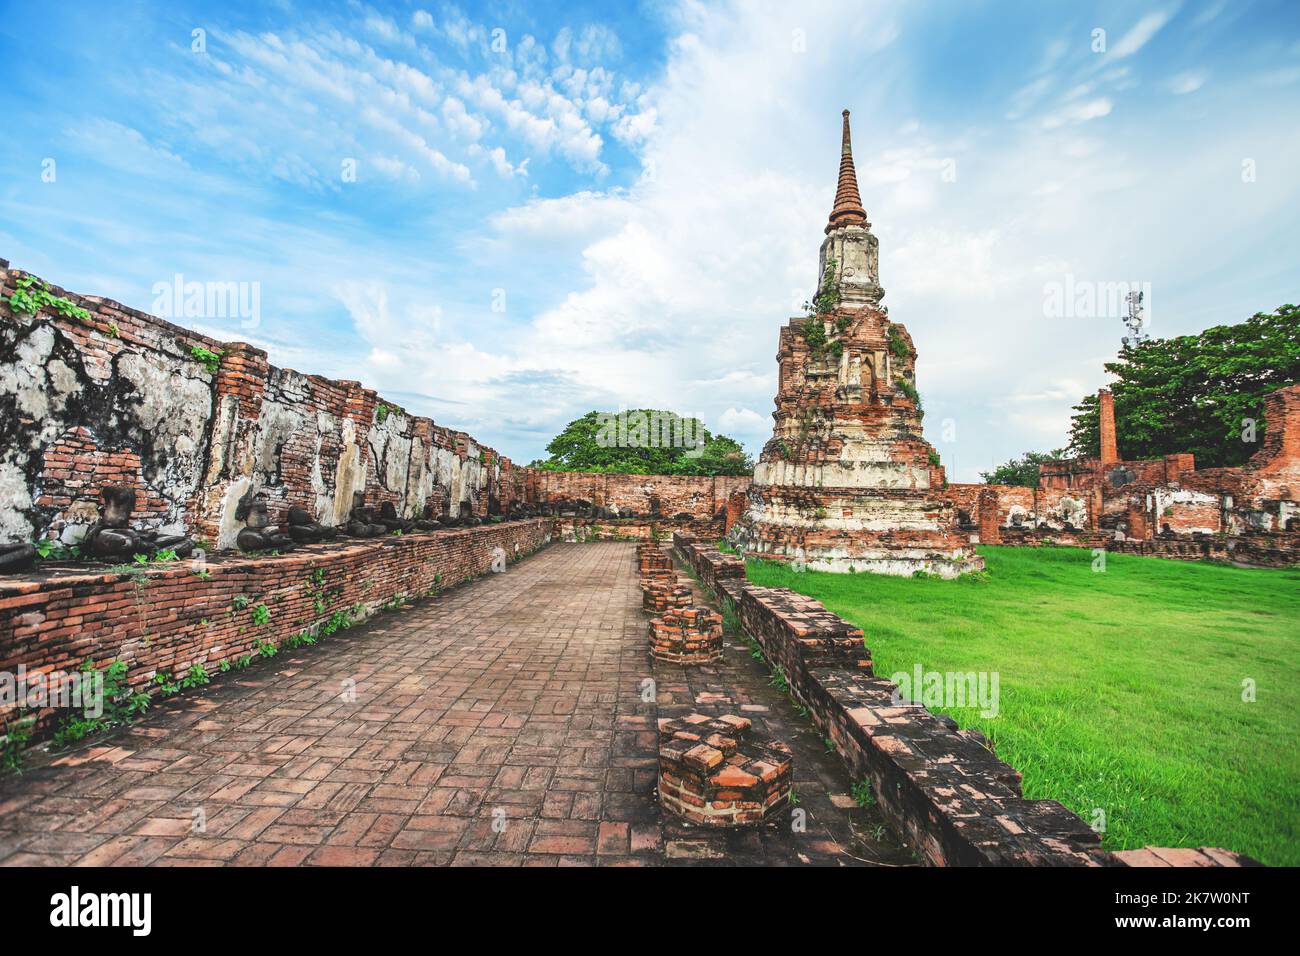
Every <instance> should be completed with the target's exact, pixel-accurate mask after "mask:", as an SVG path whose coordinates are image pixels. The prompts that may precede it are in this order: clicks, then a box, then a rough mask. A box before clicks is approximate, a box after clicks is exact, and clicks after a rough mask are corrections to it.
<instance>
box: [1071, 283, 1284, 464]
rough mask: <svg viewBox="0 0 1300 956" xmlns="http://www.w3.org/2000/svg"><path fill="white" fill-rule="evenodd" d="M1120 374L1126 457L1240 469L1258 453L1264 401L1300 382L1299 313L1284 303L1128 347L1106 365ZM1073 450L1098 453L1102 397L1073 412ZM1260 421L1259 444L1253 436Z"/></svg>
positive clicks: (1119, 417) (1120, 431)
mask: <svg viewBox="0 0 1300 956" xmlns="http://www.w3.org/2000/svg"><path fill="white" fill-rule="evenodd" d="M1106 370H1107V371H1108V372H1111V373H1112V374H1113V375H1115V376H1116V380H1115V382H1114V384H1113V385H1112V386H1111V391H1112V392H1113V393H1114V396H1115V430H1116V433H1117V437H1118V440H1119V452H1120V457H1121V458H1127V459H1143V458H1160V457H1162V456H1164V455H1171V454H1175V453H1178V452H1192V453H1193V454H1195V455H1196V463H1197V466H1198V467H1218V466H1231V465H1240V464H1241V463H1242V462H1244V461H1245V460H1246V459H1247V458H1249V457H1250V456H1251V455H1253V454H1254V453H1255V451H1256V450H1257V449H1258V448H1259V441H1260V439H1262V438H1263V434H1264V429H1265V428H1266V427H1267V423H1266V422H1265V421H1264V396H1265V395H1267V394H1268V393H1269V392H1272V391H1274V390H1276V389H1279V388H1283V387H1285V386H1287V385H1293V384H1295V383H1296V382H1298V381H1300V309H1298V308H1297V307H1296V306H1294V305H1283V306H1279V307H1278V308H1277V309H1276V310H1275V311H1273V312H1257V313H1255V314H1254V315H1253V316H1251V317H1250V318H1249V319H1247V320H1246V321H1245V322H1242V323H1240V324H1238V325H1217V326H1214V327H1213V328H1209V329H1206V330H1205V331H1204V332H1201V333H1199V334H1197V335H1180V336H1177V337H1175V338H1170V339H1151V340H1149V341H1147V342H1144V343H1143V344H1141V345H1138V346H1125V347H1124V348H1123V349H1122V350H1121V351H1120V355H1119V360H1118V361H1115V362H1108V363H1106ZM1074 410H1075V415H1074V416H1073V419H1072V425H1071V430H1070V451H1071V452H1072V453H1073V454H1076V455H1084V456H1094V457H1095V456H1096V455H1098V454H1099V453H1100V446H1101V438H1100V431H1099V425H1098V407H1097V396H1096V395H1089V396H1087V397H1086V398H1084V399H1083V401H1081V402H1080V403H1079V404H1078V405H1076V406H1075V407H1074ZM1248 421H1253V422H1254V423H1255V424H1254V438H1255V440H1254V441H1253V442H1252V441H1249V440H1243V432H1245V433H1246V435H1247V437H1249V427H1248V425H1246V424H1244V423H1246V422H1248Z"/></svg>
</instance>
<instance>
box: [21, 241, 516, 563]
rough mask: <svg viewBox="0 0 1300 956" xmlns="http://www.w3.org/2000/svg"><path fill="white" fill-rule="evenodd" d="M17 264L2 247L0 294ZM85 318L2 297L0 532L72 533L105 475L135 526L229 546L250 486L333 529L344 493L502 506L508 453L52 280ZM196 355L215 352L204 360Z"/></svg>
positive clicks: (346, 504)
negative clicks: (129, 500)
mask: <svg viewBox="0 0 1300 956" xmlns="http://www.w3.org/2000/svg"><path fill="white" fill-rule="evenodd" d="M22 275H23V274H22V273H19V272H16V271H13V270H11V269H10V268H9V264H8V262H6V261H4V260H0V292H2V293H3V295H4V296H5V297H9V296H11V295H12V294H13V293H14V291H15V288H16V287H15V283H16V281H17V280H18V279H19V278H20V277H21V276H22ZM51 292H52V293H53V294H55V295H58V296H64V297H66V298H67V299H69V300H70V301H72V302H73V303H74V304H76V305H78V306H80V307H82V308H84V309H86V310H88V312H89V313H90V315H89V318H87V319H84V320H82V319H77V318H74V317H70V316H64V315H61V314H57V313H53V312H51V310H48V309H47V310H45V311H42V312H40V313H38V314H37V315H34V316H29V315H19V314H14V313H12V312H11V311H10V310H9V309H7V308H2V307H0V432H3V434H4V435H5V438H6V442H5V445H4V447H3V448H2V449H0V541H4V542H11V541H25V540H29V539H31V538H34V537H39V536H55V537H60V538H61V539H62V540H63V541H64V542H65V543H72V542H74V541H75V540H76V539H77V538H78V537H79V536H80V534H81V533H82V532H83V531H84V529H85V527H86V526H87V525H88V524H89V523H90V522H91V521H93V520H94V519H95V499H96V495H97V493H98V491H99V488H100V487H101V486H103V485H105V484H123V485H130V486H132V487H134V488H135V489H136V493H137V512H136V515H135V522H136V524H137V525H138V526H141V527H150V528H161V529H165V530H168V531H176V532H185V533H188V534H190V535H192V536H197V537H202V538H205V539H207V540H208V541H210V542H211V543H213V544H215V545H216V546H217V547H219V548H225V547H230V546H232V545H233V543H234V537H235V535H236V534H237V533H238V530H239V528H238V522H236V520H235V518H234V511H235V506H236V504H237V503H238V500H239V498H240V497H241V496H242V495H243V494H244V493H245V492H246V491H248V490H250V489H252V490H256V491H262V492H265V493H266V495H267V498H268V500H269V502H270V504H271V507H272V516H273V518H274V519H275V520H278V521H280V522H281V523H283V520H284V511H285V510H287V508H288V506H289V505H301V506H303V507H305V508H307V509H308V510H309V511H311V512H312V514H314V515H315V516H316V517H317V519H318V520H319V521H321V522H322V523H323V524H339V523H341V522H342V521H343V520H344V518H345V516H346V515H347V512H348V509H349V508H350V507H351V504H352V493H353V491H364V492H365V494H366V499H367V501H368V502H369V503H372V504H373V503H378V502H380V501H393V502H394V503H395V504H396V505H397V507H398V511H399V512H400V513H402V514H404V515H407V516H414V515H417V514H419V513H420V512H421V511H422V510H423V508H424V505H425V504H426V502H427V503H431V504H432V505H433V508H434V512H435V514H440V513H442V512H443V511H447V512H449V513H450V514H452V515H456V514H458V513H459V511H460V508H461V504H462V502H468V503H469V506H470V507H471V508H472V510H473V512H474V513H475V514H476V515H484V514H488V513H492V512H496V513H501V512H504V511H506V510H508V508H509V505H510V503H511V501H512V500H513V498H514V495H515V491H514V489H515V487H516V484H517V482H516V480H515V478H514V475H513V466H512V465H511V463H510V461H509V459H506V458H503V457H502V456H500V455H498V454H497V453H496V452H495V451H493V450H492V449H490V448H487V447H484V446H481V445H479V444H478V443H477V442H475V441H474V439H473V438H471V437H470V436H469V435H466V434H465V433H463V432H458V431H454V430H452V429H448V428H445V427H443V426H440V425H437V424H435V423H434V422H433V421H431V420H430V419H427V418H421V417H419V416H416V415H411V414H408V413H407V412H405V411H404V410H402V409H401V408H400V407H398V406H397V405H396V404H395V403H391V402H386V401H384V400H383V399H382V398H381V397H380V396H379V395H378V394H377V393H375V392H374V391H372V390H370V389H367V388H364V387H363V386H361V385H360V384H359V383H357V382H348V381H334V380H331V379H326V378H322V377H320V376H315V375H303V374H302V373H299V372H295V371H293V370H291V369H280V368H277V367H275V366H273V365H271V364H270V363H269V362H268V361H267V356H266V353H265V352H263V351H262V350H260V349H257V348H254V347H253V346H250V345H247V344H245V343H240V342H220V341H218V340H216V339H213V338H211V337H210V336H206V335H202V334H200V333H197V332H194V331H192V330H189V329H184V328H181V327H179V326H176V325H173V324H171V323H170V322H167V321H165V320H163V319H160V318H157V317H155V316H152V315H148V314H146V313H143V312H138V311H136V310H134V309H130V308H127V307H126V306H124V305H122V304H120V303H118V302H114V301H112V300H110V299H104V298H100V297H98V296H79V295H76V294H74V293H70V292H68V291H66V290H64V289H60V288H53V287H52V288H51ZM197 350H203V351H206V352H208V353H213V354H215V353H220V364H219V366H218V367H217V368H216V370H215V372H213V371H212V370H211V369H210V368H208V367H207V366H206V365H205V362H204V361H203V358H202V352H199V351H197Z"/></svg>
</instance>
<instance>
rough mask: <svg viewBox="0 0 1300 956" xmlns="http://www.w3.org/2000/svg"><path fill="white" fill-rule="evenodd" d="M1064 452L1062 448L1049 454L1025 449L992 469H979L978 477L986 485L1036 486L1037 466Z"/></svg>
mask: <svg viewBox="0 0 1300 956" xmlns="http://www.w3.org/2000/svg"><path fill="white" fill-rule="evenodd" d="M1064 454H1065V451H1064V449H1058V450H1057V451H1054V452H1051V453H1049V454H1044V453H1043V452H1041V451H1027V452H1025V453H1024V454H1023V455H1021V456H1020V457H1019V458H1013V459H1011V460H1010V461H1009V462H1007V463H1006V464H1004V465H998V466H997V467H996V468H994V469H993V470H992V471H981V472H980V477H981V478H983V479H984V483H985V484H986V485H1021V486H1022V487H1025V488H1037V487H1038V466H1039V465H1040V464H1042V463H1043V462H1045V461H1055V460H1056V459H1057V458H1060V457H1061V456H1062V455H1064Z"/></svg>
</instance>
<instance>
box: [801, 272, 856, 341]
mask: <svg viewBox="0 0 1300 956" xmlns="http://www.w3.org/2000/svg"><path fill="white" fill-rule="evenodd" d="M822 275H823V279H822V283H821V285H820V286H819V288H818V291H817V292H816V294H814V295H813V297H812V300H811V301H809V302H805V303H804V310H805V311H806V312H807V313H808V318H807V320H805V321H804V324H803V340H804V342H805V343H806V344H807V346H808V351H809V352H811V353H812V357H813V359H814V360H815V361H823V360H825V359H827V358H831V359H834V360H835V361H837V362H838V361H839V359H840V356H842V355H843V354H844V343H843V342H841V341H839V339H838V338H834V337H832V336H840V335H843V334H844V333H845V332H847V331H848V330H849V325H850V324H851V321H852V320H851V319H850V318H849V317H848V316H847V315H842V316H839V317H838V318H836V319H834V320H833V322H832V323H831V327H832V329H833V330H834V331H833V332H831V333H829V334H828V333H827V331H826V319H827V318H828V317H829V316H830V315H831V314H832V313H833V312H834V311H835V309H836V308H837V307H838V306H839V304H840V289H839V285H838V284H836V282H835V275H836V262H835V260H834V259H833V258H828V259H827V260H826V271H825V272H824V273H823V274H822Z"/></svg>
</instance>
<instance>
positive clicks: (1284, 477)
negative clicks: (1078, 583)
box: [946, 385, 1300, 566]
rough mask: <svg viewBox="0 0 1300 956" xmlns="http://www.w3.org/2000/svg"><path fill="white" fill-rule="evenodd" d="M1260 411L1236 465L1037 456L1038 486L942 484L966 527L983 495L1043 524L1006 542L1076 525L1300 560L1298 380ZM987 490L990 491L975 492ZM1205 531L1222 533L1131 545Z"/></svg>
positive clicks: (1006, 511) (1016, 516)
mask: <svg viewBox="0 0 1300 956" xmlns="http://www.w3.org/2000/svg"><path fill="white" fill-rule="evenodd" d="M1265 420H1266V422H1267V427H1266V430H1265V433H1264V436H1263V441H1262V442H1261V444H1260V447H1259V450H1258V451H1256V452H1255V454H1254V455H1252V456H1251V458H1250V459H1249V460H1248V461H1247V462H1246V463H1245V464H1244V465H1242V466H1241V467H1240V468H1206V469H1203V470H1200V471H1198V470H1196V462H1195V459H1194V457H1193V456H1192V455H1190V454H1176V455H1166V456H1165V457H1164V458H1161V459H1156V460H1152V461H1117V462H1102V461H1100V460H1099V459H1094V458H1073V459H1063V460H1060V461H1051V462H1045V463H1043V465H1042V467H1041V474H1040V480H1039V485H1038V487H1037V488H1022V487H1013V486H1008V485H973V484H967V485H958V484H954V485H949V486H948V488H947V491H946V493H947V494H948V496H949V497H951V498H952V500H953V503H954V504H955V505H956V507H957V510H958V516H959V521H961V523H962V526H963V528H965V529H967V530H974V529H976V528H977V527H978V525H979V523H980V517H981V515H980V509H981V501H983V502H984V503H985V506H986V507H987V506H989V505H995V506H996V507H997V509H998V515H997V527H999V528H1002V529H1021V530H1024V531H1030V532H1042V534H1037V535H1023V534H1021V535H1011V536H1009V537H1008V536H1002V541H1003V543H1007V544H1021V543H1024V544H1034V543H1041V540H1040V539H1042V538H1043V537H1044V534H1046V535H1049V536H1050V535H1052V534H1056V533H1058V532H1069V531H1071V530H1072V529H1077V530H1080V531H1083V530H1087V531H1097V532H1105V533H1106V538H1107V545H1108V546H1111V544H1112V543H1113V544H1114V547H1115V550H1127V551H1132V552H1133V553H1140V554H1155V555H1159V556H1163V557H1187V558H1193V559H1194V558H1196V557H1198V556H1200V557H1207V556H1208V557H1215V558H1225V559H1230V560H1236V561H1238V562H1239V563H1258V564H1266V565H1269V566H1273V565H1279V564H1285V563H1295V562H1296V561H1297V560H1300V544H1298V543H1297V542H1300V385H1291V386H1288V387H1287V388H1282V389H1278V390H1277V391H1275V392H1273V393H1272V394H1270V395H1268V396H1267V397H1266V398H1265ZM988 492H992V494H993V497H991V498H990V497H988V496H987V494H986V496H985V497H984V498H983V499H981V493H988ZM1210 536H1214V537H1217V538H1220V539H1222V541H1220V542H1219V543H1218V544H1217V545H1215V546H1214V547H1205V548H1202V547H1195V548H1193V547H1175V546H1173V545H1170V546H1168V547H1152V548H1136V549H1134V548H1132V547H1128V545H1133V544H1134V543H1139V544H1140V543H1143V542H1151V541H1153V540H1155V539H1157V538H1165V539H1180V538H1181V539H1187V540H1188V541H1190V540H1192V539H1199V538H1206V537H1210ZM1057 537H1058V538H1059V534H1058V535H1057ZM1247 539H1250V540H1247ZM1057 543H1066V541H1065V539H1064V538H1060V540H1058V541H1057ZM1126 543H1127V544H1126Z"/></svg>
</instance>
